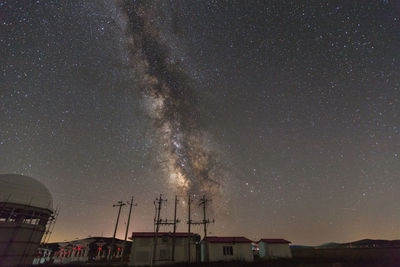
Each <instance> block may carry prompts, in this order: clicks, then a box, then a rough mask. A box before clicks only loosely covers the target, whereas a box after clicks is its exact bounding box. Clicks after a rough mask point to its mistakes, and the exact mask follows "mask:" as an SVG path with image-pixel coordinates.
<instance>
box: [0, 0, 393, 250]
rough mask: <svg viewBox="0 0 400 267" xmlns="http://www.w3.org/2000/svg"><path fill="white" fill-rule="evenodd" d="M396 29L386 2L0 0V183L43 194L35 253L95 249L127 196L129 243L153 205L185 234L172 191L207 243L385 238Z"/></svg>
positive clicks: (147, 224)
mask: <svg viewBox="0 0 400 267" xmlns="http://www.w3.org/2000/svg"><path fill="white" fill-rule="evenodd" d="M144 2H146V3H144ZM133 13H134V14H136V15H134V16H133V15H132V14H133ZM399 23H400V1H397V0H396V1H385V0H373V1H365V0H353V1H331V0H329V1H325V0H324V1H322V0H321V1H294V0H293V1H286V0H280V1H194V0H193V1H192V0H190V1H189V0H184V1H183V0H181V1H172V0H171V1H155V2H150V1H132V2H128V3H121V2H117V3H114V2H112V1H110V2H108V1H104V2H101V1H59V2H58V1H15V0H10V1H5V0H0V34H1V36H0V37H1V38H0V48H1V49H0V51H1V58H0V59H1V60H0V68H1V73H0V173H20V174H25V175H28V176H32V177H34V178H36V179H38V180H40V181H41V182H43V183H44V184H45V185H46V186H47V187H48V188H49V189H50V191H51V192H52V194H53V197H54V200H55V203H56V205H58V207H59V208H60V215H59V217H58V220H57V224H56V227H55V230H54V232H53V235H52V238H51V240H52V241H63V240H72V239H75V238H85V237H87V236H89V235H91V236H100V235H103V236H111V235H112V233H113V230H114V228H113V227H114V224H115V218H116V213H117V209H116V208H113V207H112V205H113V204H115V203H116V202H117V201H118V200H124V201H127V200H129V199H130V197H131V195H133V196H134V197H135V202H137V203H138V206H137V207H135V208H134V210H133V220H132V227H133V228H131V230H134V231H151V230H152V229H153V217H154V205H153V201H154V199H155V198H156V197H157V196H158V195H159V194H160V193H163V194H164V195H165V196H166V197H167V198H168V199H169V201H168V203H167V205H166V206H165V207H164V209H163V212H162V213H163V214H162V217H163V218H166V217H168V218H172V215H173V213H172V206H173V197H174V195H175V194H178V195H179V196H180V205H179V211H178V217H179V218H180V219H181V220H182V223H180V225H179V226H178V231H186V229H187V226H186V202H185V198H186V195H187V193H188V192H189V193H191V194H203V193H205V194H206V195H207V196H208V197H209V198H211V199H212V203H211V205H210V207H209V216H210V219H215V223H214V224H211V225H210V227H209V231H210V235H234V236H242V235H243V236H246V237H248V238H250V239H254V240H257V239H258V238H261V237H265V238H274V237H282V238H286V239H288V240H290V241H292V242H294V243H295V244H321V243H324V242H329V241H336V242H345V241H354V240H358V239H362V238H382V239H399V235H400V206H399V204H398V203H400V194H399V191H400V117H399V113H400V25H399ZM160 51H161V52H160ZM160 101H164V102H162V103H164V104H165V107H164V106H162V105H161V108H160ZM166 127H167V128H168V127H170V128H169V130H168V129H167V130H166ZM199 162H200V163H199ZM210 162H211V163H210ZM188 166H190V167H188ZM205 173H206V174H205ZM179 174H181V176H182V177H183V178H182V177H181V176H179ZM205 175H206V176H207V177H206V178H204V177H205ZM199 177H200V178H199ZM194 209H195V213H196V214H197V213H198V214H199V215H201V211H200V209H198V208H197V207H196V208H194ZM123 212H124V213H123V216H122V219H121V224H120V228H119V231H118V237H123V234H124V230H125V229H123V228H124V227H125V222H126V220H127V218H126V215H127V209H126V207H125V208H124V210H123ZM196 214H195V218H193V219H196ZM195 229H196V231H197V232H199V233H201V230H202V228H201V227H198V228H196V227H195ZM164 230H166V231H168V230H172V228H171V229H168V228H164Z"/></svg>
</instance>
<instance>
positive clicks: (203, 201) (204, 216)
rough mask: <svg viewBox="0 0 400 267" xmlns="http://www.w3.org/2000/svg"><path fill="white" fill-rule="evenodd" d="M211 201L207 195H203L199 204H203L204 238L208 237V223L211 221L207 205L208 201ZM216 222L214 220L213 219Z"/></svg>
mask: <svg viewBox="0 0 400 267" xmlns="http://www.w3.org/2000/svg"><path fill="white" fill-rule="evenodd" d="M208 201H210V200H209V199H207V198H206V195H203V197H202V198H201V200H200V203H199V206H203V226H204V238H206V237H207V224H209V223H210V220H208V219H207V215H206V214H207V213H206V206H207V202H208ZM212 222H214V221H212Z"/></svg>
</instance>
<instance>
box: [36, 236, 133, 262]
mask: <svg viewBox="0 0 400 267" xmlns="http://www.w3.org/2000/svg"><path fill="white" fill-rule="evenodd" d="M112 240H113V239H112V238H111V237H89V238H85V239H80V240H73V241H69V242H59V243H48V244H45V245H43V246H41V247H40V248H39V249H38V251H37V254H36V257H35V259H34V261H33V264H42V263H54V264H69V263H78V262H79V263H92V262H106V261H109V260H112V261H117V262H121V261H123V262H127V261H128V258H129V252H130V245H131V242H130V241H124V240H121V239H117V238H116V239H114V249H113V252H112V254H113V255H112V257H111V251H112V250H111V245H112V243H113V241H112ZM110 258H111V259H110Z"/></svg>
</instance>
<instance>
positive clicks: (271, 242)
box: [257, 238, 292, 244]
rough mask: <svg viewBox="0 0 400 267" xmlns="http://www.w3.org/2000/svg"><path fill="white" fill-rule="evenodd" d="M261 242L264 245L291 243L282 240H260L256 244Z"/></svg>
mask: <svg viewBox="0 0 400 267" xmlns="http://www.w3.org/2000/svg"><path fill="white" fill-rule="evenodd" d="M261 241H262V242H264V243H268V244H289V243H292V242H290V241H287V240H285V239H282V238H261V239H260V241H258V242H257V243H259V242H261Z"/></svg>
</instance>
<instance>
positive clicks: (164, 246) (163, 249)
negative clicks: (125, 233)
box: [129, 232, 200, 266]
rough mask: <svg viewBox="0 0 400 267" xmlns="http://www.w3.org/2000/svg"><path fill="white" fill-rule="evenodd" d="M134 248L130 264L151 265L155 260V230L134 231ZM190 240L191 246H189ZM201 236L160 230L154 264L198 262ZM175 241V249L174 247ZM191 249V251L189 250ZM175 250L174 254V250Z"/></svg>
mask: <svg viewBox="0 0 400 267" xmlns="http://www.w3.org/2000/svg"><path fill="white" fill-rule="evenodd" d="M131 239H132V248H131V255H130V261H129V265H131V266H150V265H151V264H152V261H153V249H154V242H155V233H154V232H134V233H132V237H131ZM189 240H190V247H189ZM199 241H200V236H199V235H197V234H191V235H190V238H189V233H175V241H174V235H173V233H168V232H159V233H158V234H157V246H156V254H155V255H154V265H163V264H172V263H179V262H189V258H190V262H197V260H198V259H199V255H198V253H199V252H198V251H199V250H198V244H199ZM174 242H175V249H174V248H173V247H174ZM189 250H190V251H189ZM174 251H175V253H174V255H173V252H174ZM189 255H190V256H189Z"/></svg>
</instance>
